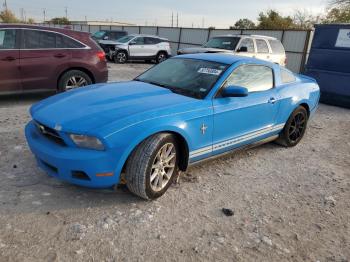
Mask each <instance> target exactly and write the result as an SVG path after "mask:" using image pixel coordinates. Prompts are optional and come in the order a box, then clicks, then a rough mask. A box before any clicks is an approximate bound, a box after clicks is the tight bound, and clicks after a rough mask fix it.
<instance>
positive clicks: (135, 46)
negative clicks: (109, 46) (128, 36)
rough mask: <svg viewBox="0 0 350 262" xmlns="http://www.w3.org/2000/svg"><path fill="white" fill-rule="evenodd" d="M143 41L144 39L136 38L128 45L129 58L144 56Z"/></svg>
mask: <svg viewBox="0 0 350 262" xmlns="http://www.w3.org/2000/svg"><path fill="white" fill-rule="evenodd" d="M144 50H145V39H144V37H137V38H135V39H133V40H132V41H130V43H129V53H130V56H131V57H142V56H145V51H144Z"/></svg>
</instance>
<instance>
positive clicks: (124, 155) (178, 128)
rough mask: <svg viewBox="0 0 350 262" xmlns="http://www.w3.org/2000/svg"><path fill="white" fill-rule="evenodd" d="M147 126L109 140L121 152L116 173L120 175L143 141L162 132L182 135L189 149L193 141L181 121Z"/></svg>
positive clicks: (129, 130)
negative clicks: (131, 155) (133, 152)
mask: <svg viewBox="0 0 350 262" xmlns="http://www.w3.org/2000/svg"><path fill="white" fill-rule="evenodd" d="M154 124H155V123H154ZM147 126H148V127H146V126H144V125H140V126H137V127H133V128H128V129H125V130H123V131H121V132H118V133H116V134H114V135H113V136H112V137H109V138H108V140H109V142H110V143H112V144H114V145H115V147H116V148H117V151H118V152H120V156H119V158H118V159H119V160H118V164H117V167H116V170H115V173H117V174H120V173H121V172H122V169H123V167H124V165H125V163H126V161H127V159H128V157H129V156H130V154H131V153H132V151H133V150H134V149H135V148H136V147H137V146H138V145H139V144H140V143H141V142H142V141H144V140H145V139H147V138H148V137H150V136H152V135H154V134H157V133H161V132H173V133H176V134H178V135H180V136H181V137H182V138H183V139H184V140H185V141H186V143H187V145H188V147H190V143H191V140H190V136H189V134H188V132H187V131H186V123H184V122H181V121H179V122H177V123H175V124H169V123H167V124H163V125H153V124H151V123H148V124H147Z"/></svg>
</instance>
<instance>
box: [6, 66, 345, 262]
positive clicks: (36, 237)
mask: <svg viewBox="0 0 350 262" xmlns="http://www.w3.org/2000/svg"><path fill="white" fill-rule="evenodd" d="M150 66H151V65H150V64H149V65H143V64H136V63H133V64H128V65H114V64H110V80H111V81H116V80H128V79H131V78H133V77H134V76H136V75H138V74H139V73H141V72H142V71H144V70H145V69H146V68H148V67H150ZM43 97H45V96H44V95H40V96H39V95H35V96H33V95H32V96H25V97H24V98H23V97H21V98H20V97H16V96H12V97H3V98H1V101H0V110H1V111H0V112H1V114H0V176H1V183H0V261H314V262H316V261H342V262H344V261H349V260H350V201H349V199H350V111H349V110H347V109H342V108H337V107H332V106H327V105H321V106H320V108H319V110H318V112H317V114H316V116H315V117H314V118H313V119H312V120H311V122H310V123H309V129H308V132H307V134H306V137H305V138H304V140H303V141H302V142H301V144H299V145H298V146H297V147H295V148H289V149H286V148H283V147H280V146H277V145H275V144H273V143H270V144H266V145H263V146H260V147H258V148H254V149H250V150H248V151H241V152H236V153H234V154H232V155H229V156H226V157H225V158H221V159H218V160H215V161H211V162H207V163H205V164H202V165H200V166H196V167H193V168H191V169H190V170H188V172H187V173H186V174H183V175H182V177H181V178H180V183H179V184H177V185H174V186H173V187H171V188H170V189H169V191H168V192H167V194H165V195H164V196H163V197H162V198H160V199H158V200H156V201H152V202H147V201H143V200H141V199H139V198H137V197H134V196H133V195H132V194H131V193H129V192H128V191H127V189H125V188H123V187H122V188H119V189H117V190H116V191H111V190H102V191H101V190H89V189H85V188H79V187H76V186H72V185H69V184H65V183H62V182H60V181H57V180H56V179H53V178H49V177H48V176H46V174H44V173H43V172H42V171H41V170H39V169H38V168H37V167H36V163H35V162H34V158H33V156H32V154H31V153H30V151H29V150H28V147H27V145H26V142H25V139H24V134H23V128H24V125H25V123H26V122H28V120H29V116H28V108H29V107H30V105H31V104H32V103H33V102H35V101H38V100H40V99H41V98H43ZM222 208H230V209H232V210H233V211H234V215H233V216H225V215H224V214H223V212H222Z"/></svg>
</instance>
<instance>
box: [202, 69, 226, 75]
mask: <svg viewBox="0 0 350 262" xmlns="http://www.w3.org/2000/svg"><path fill="white" fill-rule="evenodd" d="M221 72H222V70H218V69H214V68H203V67H202V68H199V70H198V73H201V74H208V75H216V76H218V75H220V74H221Z"/></svg>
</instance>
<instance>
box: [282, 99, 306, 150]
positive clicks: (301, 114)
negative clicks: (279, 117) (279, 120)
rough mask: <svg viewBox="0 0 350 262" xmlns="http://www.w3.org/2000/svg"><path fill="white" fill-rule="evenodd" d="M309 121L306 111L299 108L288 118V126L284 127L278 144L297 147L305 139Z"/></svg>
mask: <svg viewBox="0 0 350 262" xmlns="http://www.w3.org/2000/svg"><path fill="white" fill-rule="evenodd" d="M307 121H308V113H307V111H306V109H305V108H304V107H302V106H299V107H298V108H297V109H295V110H294V111H293V113H292V114H291V115H290V117H289V118H288V121H287V123H286V125H285V126H284V128H283V130H282V132H281V133H280V136H279V138H278V139H277V140H276V143H278V144H280V145H282V146H285V147H293V146H296V145H297V144H298V143H299V142H300V141H301V139H302V138H303V137H304V134H305V131H306V127H307Z"/></svg>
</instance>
